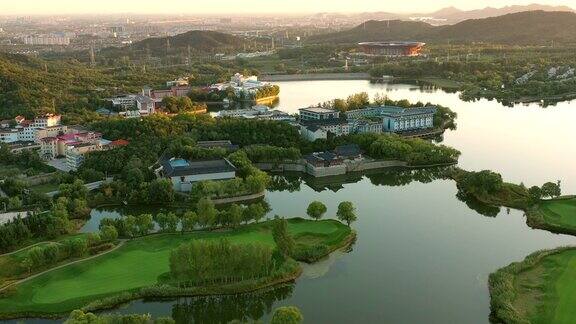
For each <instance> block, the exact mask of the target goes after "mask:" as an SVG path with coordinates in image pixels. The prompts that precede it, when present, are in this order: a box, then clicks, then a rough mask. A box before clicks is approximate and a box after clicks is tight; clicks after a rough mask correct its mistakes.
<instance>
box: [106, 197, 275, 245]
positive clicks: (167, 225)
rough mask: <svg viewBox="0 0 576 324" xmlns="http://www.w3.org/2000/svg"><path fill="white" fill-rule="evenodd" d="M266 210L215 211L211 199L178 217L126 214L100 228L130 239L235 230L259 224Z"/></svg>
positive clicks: (232, 208)
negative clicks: (154, 234)
mask: <svg viewBox="0 0 576 324" xmlns="http://www.w3.org/2000/svg"><path fill="white" fill-rule="evenodd" d="M268 211H269V207H268V206H267V205H266V204H264V203H253V204H250V205H248V206H242V205H237V204H232V205H230V206H229V207H228V208H226V209H221V210H218V209H217V208H216V207H215V206H214V203H213V202H212V200H210V199H209V198H202V199H200V200H199V201H198V203H197V204H196V210H195V211H187V212H185V213H183V214H181V215H180V216H178V215H177V214H175V213H172V212H169V213H158V214H156V215H154V216H153V215H151V214H141V215H138V216H132V215H128V216H125V217H121V218H116V219H112V218H103V219H102V220H101V221H100V228H101V229H103V228H105V227H107V226H112V227H114V228H115V229H116V230H117V232H118V235H119V236H120V237H125V238H134V237H139V236H144V235H148V234H150V233H152V232H154V231H155V230H158V231H159V232H166V233H175V232H177V231H181V232H182V233H185V232H190V231H192V230H195V229H207V228H214V227H238V226H239V225H240V224H242V223H244V224H247V223H249V222H252V221H254V222H259V221H260V220H262V218H264V216H265V215H266V213H267V212H268Z"/></svg>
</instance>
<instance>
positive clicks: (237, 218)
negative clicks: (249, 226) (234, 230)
mask: <svg viewBox="0 0 576 324" xmlns="http://www.w3.org/2000/svg"><path fill="white" fill-rule="evenodd" d="M242 212H243V208H242V206H240V205H238V204H232V206H230V208H229V209H228V216H229V217H230V224H231V225H232V227H238V225H240V223H241V222H242Z"/></svg>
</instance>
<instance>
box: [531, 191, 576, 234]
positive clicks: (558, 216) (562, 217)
mask: <svg viewBox="0 0 576 324" xmlns="http://www.w3.org/2000/svg"><path fill="white" fill-rule="evenodd" d="M538 210H539V211H540V212H541V214H542V216H543V218H544V221H545V222H546V223H549V224H552V225H554V226H558V227H562V228H565V229H568V230H573V231H576V198H571V199H554V200H548V201H543V202H541V203H540V204H539V205H538Z"/></svg>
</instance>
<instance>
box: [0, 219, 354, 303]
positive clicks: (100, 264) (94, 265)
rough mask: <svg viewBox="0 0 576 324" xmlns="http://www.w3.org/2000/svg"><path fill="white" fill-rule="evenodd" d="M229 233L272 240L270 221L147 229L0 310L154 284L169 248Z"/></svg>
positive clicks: (14, 296)
mask: <svg viewBox="0 0 576 324" xmlns="http://www.w3.org/2000/svg"><path fill="white" fill-rule="evenodd" d="M288 229H289V232H290V234H291V235H294V236H295V237H296V240H297V241H298V237H299V236H302V235H305V236H306V237H307V238H308V237H309V236H311V235H314V234H316V235H318V236H319V237H320V238H321V242H322V243H324V244H332V243H333V242H331V241H332V240H333V237H332V236H334V237H345V236H346V235H347V234H348V233H350V229H349V228H348V227H347V226H345V225H343V224H341V223H339V222H337V221H334V220H324V221H308V220H302V219H292V220H289V228H288ZM222 237H226V238H228V239H229V240H230V241H231V242H232V243H251V242H259V243H263V244H267V245H273V244H274V241H273V239H272V235H271V224H270V223H261V224H254V225H248V226H244V227H241V228H239V229H237V230H233V231H215V232H197V233H189V234H184V235H181V234H159V235H151V236H147V237H143V238H139V239H135V240H132V241H129V242H127V243H126V244H125V245H124V246H122V247H121V248H119V249H118V250H116V251H114V252H111V253H109V254H106V255H104V256H102V257H99V258H96V259H93V260H89V261H87V262H83V263H79V264H74V265H71V266H68V267H65V268H62V269H58V270H55V271H53V272H50V273H47V274H45V275H42V276H40V277H37V278H34V279H32V280H30V281H28V282H25V283H23V284H21V285H19V286H18V288H17V290H16V291H15V292H13V293H10V294H9V295H7V296H6V297H5V298H2V299H0V313H2V314H6V313H31V314H46V313H64V312H68V311H70V310H73V309H75V308H79V307H82V306H83V305H85V304H86V303H87V302H89V301H93V300H95V299H99V298H102V297H106V296H110V295H114V294H118V293H120V292H123V291H134V290H137V289H139V288H142V287H147V286H151V285H154V284H155V283H157V282H158V277H159V276H160V275H162V274H164V273H166V272H168V271H169V264H168V260H169V255H170V251H171V250H172V249H174V248H175V247H177V246H178V245H180V244H182V243H184V242H187V241H189V240H191V239H207V240H212V239H219V238H222Z"/></svg>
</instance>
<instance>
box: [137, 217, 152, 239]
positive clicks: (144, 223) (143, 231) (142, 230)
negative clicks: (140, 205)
mask: <svg viewBox="0 0 576 324" xmlns="http://www.w3.org/2000/svg"><path fill="white" fill-rule="evenodd" d="M136 227H137V228H138V235H139V236H144V235H147V234H148V233H150V232H151V231H152V230H153V229H154V219H153V218H152V215H151V214H142V215H140V216H138V217H136Z"/></svg>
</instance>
